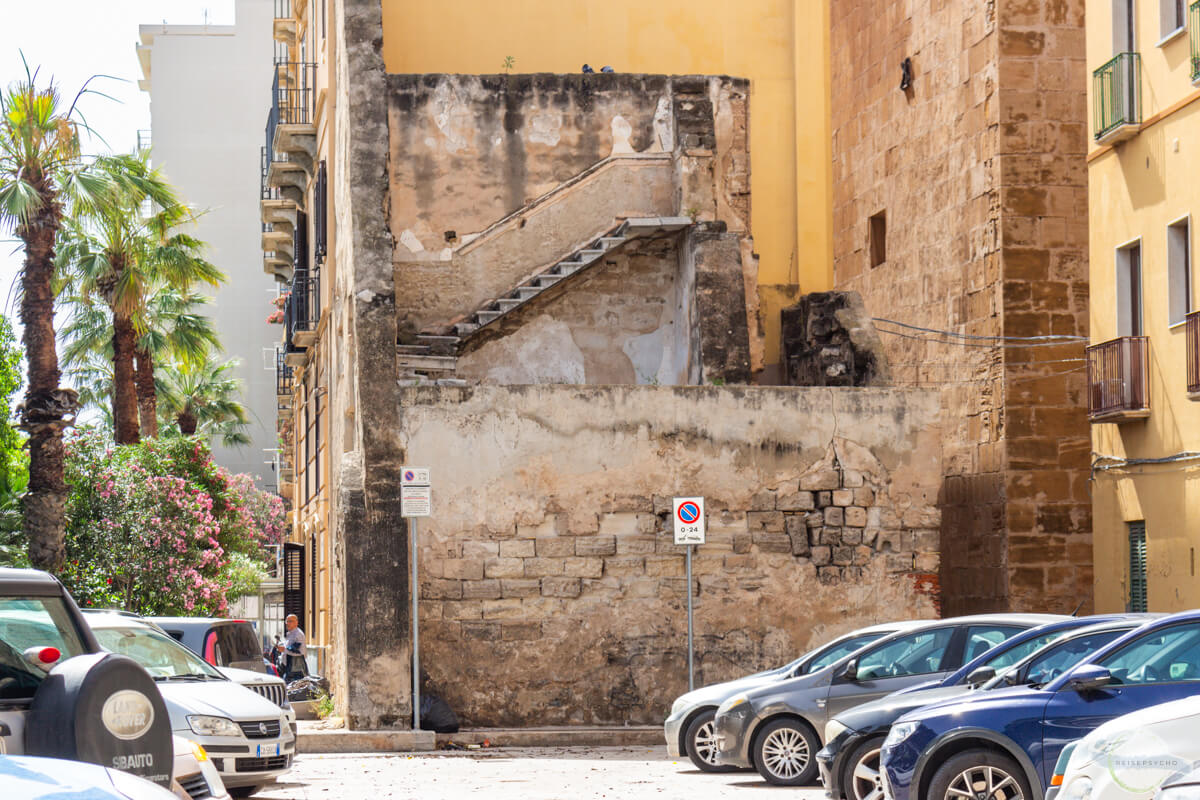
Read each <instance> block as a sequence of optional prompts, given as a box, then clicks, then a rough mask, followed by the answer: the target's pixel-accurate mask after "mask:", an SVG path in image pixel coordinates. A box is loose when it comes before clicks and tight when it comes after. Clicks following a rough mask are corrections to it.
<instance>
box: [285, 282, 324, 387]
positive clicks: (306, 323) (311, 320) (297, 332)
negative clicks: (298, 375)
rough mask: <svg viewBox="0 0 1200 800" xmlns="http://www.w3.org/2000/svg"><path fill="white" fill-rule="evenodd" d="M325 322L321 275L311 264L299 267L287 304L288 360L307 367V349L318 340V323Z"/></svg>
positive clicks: (297, 365)
mask: <svg viewBox="0 0 1200 800" xmlns="http://www.w3.org/2000/svg"><path fill="white" fill-rule="evenodd" d="M320 321H321V276H320V273H318V272H314V271H310V270H309V269H308V267H299V266H298V267H296V271H295V273H294V274H293V275H292V293H291V294H290V295H289V296H288V300H287V305H286V306H285V307H284V313H283V324H284V336H285V337H286V342H287V353H286V354H285V355H284V363H286V364H288V365H289V366H293V367H299V366H303V365H304V363H305V360H306V357H305V353H304V351H305V350H307V349H308V348H309V347H311V346H312V344H313V342H315V341H316V339H317V324H318V323H319V322H320Z"/></svg>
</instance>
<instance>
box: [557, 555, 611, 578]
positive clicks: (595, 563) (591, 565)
mask: <svg viewBox="0 0 1200 800" xmlns="http://www.w3.org/2000/svg"><path fill="white" fill-rule="evenodd" d="M603 574H604V559H603V558H599V557H589V558H585V557H581V556H576V557H575V558H567V559H564V560H563V575H566V576H567V577H569V578H599V577H600V576H601V575H603Z"/></svg>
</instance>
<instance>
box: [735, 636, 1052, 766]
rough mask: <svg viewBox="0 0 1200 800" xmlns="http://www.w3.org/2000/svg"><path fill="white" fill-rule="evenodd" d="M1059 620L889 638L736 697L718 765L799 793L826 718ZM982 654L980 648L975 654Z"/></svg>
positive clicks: (940, 673) (938, 675)
mask: <svg viewBox="0 0 1200 800" xmlns="http://www.w3.org/2000/svg"><path fill="white" fill-rule="evenodd" d="M1060 619H1064V617H1062V616H1055V615H1049V614H983V615H978V616H971V617H957V618H954V619H945V620H930V621H928V622H926V623H925V624H923V625H919V626H917V627H914V628H911V629H909V630H906V631H903V632H900V633H894V634H892V635H891V636H888V637H886V638H884V639H881V640H879V641H877V642H875V643H874V644H871V645H869V646H868V647H866V648H865V649H863V650H861V651H859V652H857V653H854V654H852V655H850V656H847V657H845V658H842V659H840V660H839V661H836V662H834V663H833V664H831V665H830V666H828V667H825V668H824V669H820V670H817V671H816V672H812V673H810V674H808V675H802V676H800V677H797V678H790V679H787V680H783V681H779V682H777V683H773V684H770V685H768V686H762V687H759V688H757V689H751V690H749V691H746V692H739V693H738V694H736V695H734V696H733V697H731V698H729V699H728V700H726V701H725V702H724V703H722V704H721V706H720V707H719V708H718V709H717V715H716V717H715V720H714V724H715V726H716V747H717V763H718V764H722V765H729V766H735V767H751V766H752V767H754V768H755V769H757V770H758V772H759V774H760V775H762V777H763V778H764V779H766V780H767V781H768V782H769V783H774V784H779V785H787V786H798V785H801V784H804V783H809V782H811V781H812V780H813V779H814V778H815V777H816V775H817V763H816V758H815V756H816V753H817V750H819V749H820V747H821V738H820V737H821V734H822V733H823V732H824V730H825V724H826V723H827V722H828V721H829V719H830V718H831V717H833V716H835V715H837V714H839V713H841V712H842V711H845V710H846V709H849V708H852V707H853V706H856V705H861V704H862V703H865V702H867V701H869V700H874V699H876V698H878V697H882V696H884V695H885V694H891V693H892V692H894V691H896V690H897V689H903V688H905V687H906V686H910V685H912V684H915V683H921V682H924V681H927V680H931V679H934V678H944V677H946V676H947V675H949V674H950V673H951V672H954V671H955V670H957V669H958V668H959V667H960V666H962V665H963V664H964V663H965V662H966V661H968V660H969V658H968V654H971V655H970V657H974V654H976V652H977V651H978V652H980V653H981V652H983V651H984V650H987V649H990V648H991V647H993V646H995V645H996V644H999V643H1000V642H1001V641H1003V640H1005V639H1007V638H1009V637H1011V636H1013V635H1015V634H1017V633H1020V632H1021V631H1024V630H1027V629H1029V628H1033V627H1036V626H1038V625H1044V624H1046V623H1048V622H1052V621H1054V620H1060ZM979 648H982V649H979Z"/></svg>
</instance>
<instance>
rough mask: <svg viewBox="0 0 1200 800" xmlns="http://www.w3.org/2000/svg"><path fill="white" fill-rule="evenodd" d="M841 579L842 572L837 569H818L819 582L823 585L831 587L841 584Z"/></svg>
mask: <svg viewBox="0 0 1200 800" xmlns="http://www.w3.org/2000/svg"><path fill="white" fill-rule="evenodd" d="M841 579H842V571H841V570H840V569H839V568H837V567H820V568H818V569H817V580H818V581H820V582H821V583H822V584H823V585H826V586H829V585H832V584H835V583H840V582H841Z"/></svg>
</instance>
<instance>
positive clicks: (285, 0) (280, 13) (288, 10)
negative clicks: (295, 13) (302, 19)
mask: <svg viewBox="0 0 1200 800" xmlns="http://www.w3.org/2000/svg"><path fill="white" fill-rule="evenodd" d="M291 16H292V0H275V19H290V18H291Z"/></svg>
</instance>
